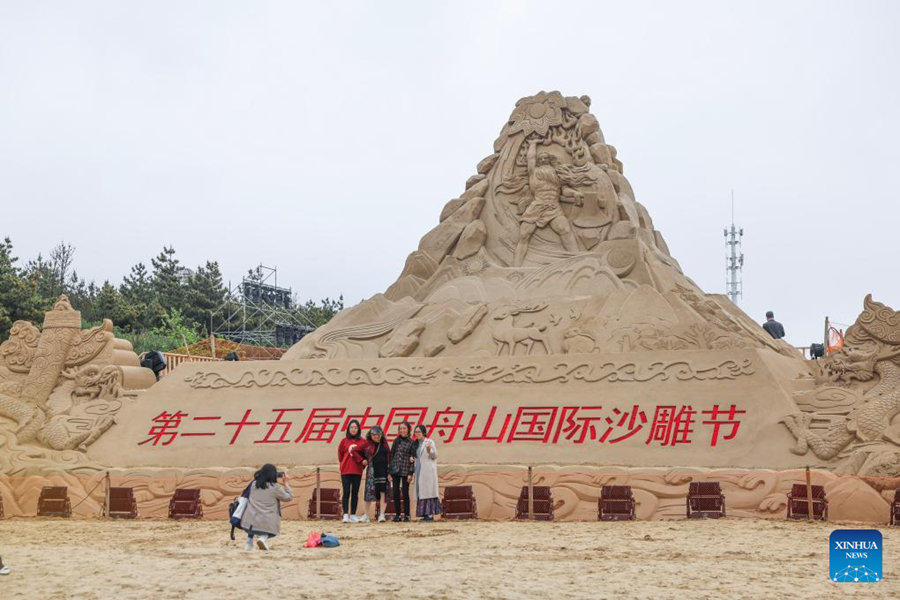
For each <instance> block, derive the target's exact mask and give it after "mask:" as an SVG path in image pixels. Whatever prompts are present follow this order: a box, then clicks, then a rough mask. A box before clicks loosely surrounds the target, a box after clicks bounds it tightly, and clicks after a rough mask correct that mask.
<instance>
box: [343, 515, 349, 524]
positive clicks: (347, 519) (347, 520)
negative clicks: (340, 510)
mask: <svg viewBox="0 0 900 600" xmlns="http://www.w3.org/2000/svg"><path fill="white" fill-rule="evenodd" d="M349 522H350V515H348V514H347V513H344V523H349Z"/></svg>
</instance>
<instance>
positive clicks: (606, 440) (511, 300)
mask: <svg viewBox="0 0 900 600" xmlns="http://www.w3.org/2000/svg"><path fill="white" fill-rule="evenodd" d="M589 109H590V99H589V98H588V97H587V96H582V97H580V98H577V97H564V96H562V95H561V94H559V93H558V92H551V93H544V92H541V93H539V94H537V95H535V96H532V97H528V98H523V99H521V100H520V101H519V102H517V103H516V107H515V109H514V110H513V112H512V114H511V115H510V117H509V119H508V121H507V122H506V124H505V125H504V126H503V129H502V131H501V133H500V136H499V137H498V138H497V140H496V141H495V142H494V148H493V149H494V152H493V153H492V154H490V155H489V156H487V157H485V158H484V159H483V160H481V161H480V162H479V163H478V165H477V167H476V174H475V175H473V176H472V177H470V178H469V180H468V181H467V182H466V186H465V191H464V192H463V193H462V194H461V195H460V197H459V198H455V199H452V200H450V201H449V202H448V203H447V204H446V206H445V207H444V209H443V210H442V211H441V214H440V221H439V224H438V225H437V226H436V227H435V228H434V229H432V230H431V231H430V232H428V233H427V234H425V236H424V237H423V238H422V240H421V242H420V244H419V247H418V249H417V250H415V251H414V252H412V253H411V254H410V255H409V257H408V258H407V260H406V264H405V266H404V268H403V270H402V273H401V274H400V276H399V278H398V279H397V281H396V282H395V283H394V284H393V285H391V286H390V287H389V288H388V289H387V290H386V291H385V292H384V293H383V294H377V295H375V296H374V297H372V298H370V299H368V300H366V301H364V302H362V303H360V304H359V305H357V306H354V307H352V308H349V309H346V310H344V311H342V312H341V313H340V314H338V315H337V316H336V317H335V318H334V319H333V320H332V321H331V322H330V323H328V324H327V325H326V326H324V327H321V328H320V329H318V330H316V331H315V332H314V333H313V334H311V335H308V336H307V337H306V338H304V339H303V340H302V341H301V342H300V343H299V344H297V345H296V346H294V347H293V348H291V349H290V350H289V351H288V352H287V353H286V354H285V355H284V357H283V358H282V360H280V361H255V362H244V363H195V364H187V365H184V366H182V367H180V368H179V369H178V370H177V371H175V372H174V373H173V374H171V375H169V376H168V377H166V378H164V379H163V380H162V381H161V382H160V383H158V384H156V385H154V386H153V387H152V388H150V389H149V390H146V391H143V392H137V393H136V395H135V396H134V397H130V396H129V395H128V394H126V393H125V392H124V390H125V389H138V388H141V387H146V385H147V384H148V379H147V377H146V374H143V375H139V376H138V375H135V374H134V373H133V372H132V369H134V368H136V367H135V366H134V365H135V362H134V358H133V353H129V349H128V348H126V347H124V343H123V342H121V341H118V340H113V338H112V334H111V333H109V327H108V326H105V327H102V328H98V329H97V330H90V331H89V332H84V333H78V330H77V329H76V328H75V325H74V323H75V319H74V318H72V317H71V316H70V317H65V316H64V315H69V314H70V313H74V311H71V308H70V307H68V306H67V303H66V302H65V300H64V299H61V301H60V304H59V305H58V306H57V309H55V310H54V311H52V312H51V313H48V318H47V321H46V322H45V326H44V331H43V332H41V333H39V332H38V331H37V329H36V328H34V327H32V326H31V325H28V324H24V323H18V324H16V328H15V329H14V335H13V337H12V338H11V339H10V341H8V342H7V343H6V344H4V346H2V347H0V392H2V395H0V416H2V417H6V419H0V433H2V435H3V439H5V443H6V445H7V448H8V449H10V450H12V451H13V452H12V453H5V456H6V457H5V458H3V459H2V463H0V464H2V469H3V473H2V474H3V475H5V476H7V477H8V476H13V478H12V479H6V480H4V481H5V482H6V483H2V484H0V492H2V493H3V494H4V496H9V498H8V499H6V498H5V499H6V500H7V513H10V512H11V511H10V508H9V506H10V504H11V505H12V506H13V507H14V508H13V509H12V512H13V514H15V512H16V510H18V511H20V512H27V511H28V510H33V509H31V508H30V507H28V503H29V502H30V501H31V499H32V498H36V495H37V491H36V486H37V485H38V483H39V482H40V481H45V480H48V479H49V480H54V478H56V480H63V481H66V482H68V483H69V484H70V485H72V486H73V487H75V488H76V489H80V490H83V493H84V494H87V493H88V492H89V491H90V487H92V486H94V485H95V484H96V481H98V478H100V477H101V476H102V473H104V472H105V471H107V470H109V471H111V472H112V473H113V475H114V476H115V477H117V478H118V479H117V484H121V485H131V486H133V487H135V488H136V489H137V493H136V497H137V498H138V501H139V505H140V510H141V512H142V514H144V515H153V514H156V515H161V514H164V511H165V506H166V503H167V502H168V497H169V495H170V494H171V491H172V490H173V489H174V488H175V487H179V486H180V487H200V488H202V489H203V490H204V492H203V498H204V503H205V505H206V508H205V509H204V512H205V514H207V515H208V516H212V517H215V516H222V515H223V514H224V513H225V510H226V506H227V503H228V501H229V500H230V499H231V497H232V496H234V495H237V494H238V493H239V492H240V490H241V489H242V486H243V485H244V482H245V481H246V478H247V477H248V475H249V473H250V472H252V468H253V467H254V466H257V465H258V464H260V463H262V462H266V461H273V462H278V463H279V464H283V465H286V466H292V465H300V466H302V467H301V468H300V471H301V472H302V473H304V474H302V475H300V476H299V477H297V478H296V479H295V480H294V481H295V483H296V486H297V490H298V492H299V494H298V495H299V497H300V502H299V503H298V504H296V505H293V506H292V507H290V508H289V509H288V510H287V512H286V514H287V515H288V516H299V513H300V509H299V506H302V505H303V504H304V502H305V500H306V499H308V498H309V495H310V493H311V488H312V485H313V482H314V477H313V475H312V474H311V473H312V472H311V471H310V469H309V467H312V466H314V465H322V466H324V467H325V470H324V471H323V478H324V483H325V485H331V486H334V485H335V484H336V481H337V474H336V472H335V471H334V468H333V467H334V462H335V460H334V454H335V452H336V445H337V442H338V440H339V438H340V436H341V435H342V433H341V432H342V430H343V427H344V426H345V424H346V422H347V421H348V420H349V419H351V418H358V419H360V420H361V421H362V422H363V426H364V427H367V426H371V425H374V424H380V425H382V426H383V427H385V429H386V430H388V431H393V429H394V428H395V426H396V424H397V423H398V422H399V421H402V420H404V419H406V420H410V421H413V422H422V423H425V424H426V425H428V426H429V427H430V429H431V430H432V436H433V437H434V439H436V440H437V442H438V444H439V445H440V446H441V466H442V469H441V477H442V482H443V483H444V484H461V483H469V484H472V485H473V486H474V487H475V490H476V494H477V496H478V506H479V510H480V513H481V516H483V517H487V518H506V517H508V516H510V515H511V514H512V512H513V506H514V504H515V498H516V497H517V496H518V490H519V488H520V486H521V485H522V484H523V482H524V472H525V469H524V466H525V465H534V466H535V468H536V473H537V478H538V480H537V483H540V484H543V485H551V486H553V487H554V490H555V491H554V497H555V498H556V502H557V504H558V506H557V508H556V515H557V518H584V519H591V518H595V517H596V498H597V493H598V489H599V485H602V484H604V483H618V484H628V485H632V486H633V487H634V488H635V496H636V498H637V500H638V516H639V518H666V517H680V516H683V514H684V497H685V494H686V492H687V484H688V483H689V482H690V481H691V480H696V479H703V478H715V479H716V480H718V481H721V482H722V483H723V490H724V491H725V494H726V499H727V502H728V513H729V515H735V516H741V515H756V516H773V517H775V516H778V517H780V516H782V515H783V511H784V507H785V500H786V499H785V495H784V494H785V492H786V491H787V490H788V489H789V488H790V485H791V484H792V483H793V482H794V481H796V480H797V479H798V478H799V477H800V471H799V469H801V468H802V467H803V466H804V465H807V464H811V465H812V466H814V467H815V468H816V471H815V473H814V482H815V483H822V484H825V485H826V487H827V490H828V494H829V500H830V503H831V504H830V514H831V515H832V518H837V519H853V520H865V521H874V522H878V521H884V520H886V519H887V514H888V513H887V505H888V503H887V497H888V492H887V491H886V489H883V488H886V487H887V486H888V485H889V484H888V483H885V481H884V480H881V479H878V478H884V477H898V476H900V422H898V419H900V417H898V414H900V405H898V403H900V382H898V381H897V376H898V371H900V366H898V365H900V314H898V313H896V312H894V311H893V310H892V309H889V308H887V307H885V306H884V305H881V304H879V303H877V302H874V301H873V300H872V299H871V298H870V297H867V298H866V301H865V307H864V308H865V310H864V311H863V313H862V314H861V315H860V317H859V319H858V320H857V323H856V324H855V325H854V326H853V327H852V328H851V329H850V330H849V331H848V333H847V347H846V348H845V349H844V350H842V351H840V352H837V353H835V354H832V355H830V356H829V357H828V358H827V359H825V360H823V361H821V362H820V363H818V364H815V363H809V362H807V361H804V360H803V359H802V356H801V355H800V354H799V352H797V351H796V350H795V349H793V348H791V347H790V346H789V345H787V344H786V343H785V342H784V341H781V340H778V341H776V340H773V339H771V337H769V336H768V335H767V334H766V333H765V332H764V331H763V330H762V328H761V327H760V326H759V324H757V323H756V322H755V321H754V320H753V319H751V318H750V317H748V316H747V315H746V314H744V313H743V312H742V311H741V310H740V309H739V308H738V307H737V306H735V305H734V304H732V303H731V302H730V301H729V300H728V299H727V298H725V297H724V296H721V295H715V294H706V293H704V292H703V291H702V290H700V289H699V288H698V286H697V285H696V284H695V283H694V282H693V281H691V280H690V279H689V278H688V277H687V276H686V275H685V274H684V273H683V272H682V270H681V268H680V266H679V264H678V262H677V261H676V260H675V259H674V258H673V257H672V256H671V254H670V252H669V250H668V248H667V246H666V243H665V240H664V239H663V237H662V235H661V234H660V232H659V231H657V230H656V229H655V228H654V225H653V222H652V220H651V218H650V215H649V213H648V211H647V209H646V208H645V207H644V206H643V205H642V204H641V203H639V202H638V201H637V200H636V198H635V195H634V192H633V190H632V188H631V185H630V183H629V182H628V180H627V179H626V178H625V176H624V171H623V165H622V162H621V161H620V160H619V159H618V157H617V153H616V149H615V148H614V147H613V146H611V145H609V144H607V143H606V141H605V139H604V137H603V133H602V132H601V130H600V128H599V125H598V122H597V119H596V118H595V117H594V116H593V115H592V114H591V113H590V110H589ZM57 312H58V313H59V314H58V315H57V314H54V313H57ZM63 322H65V323H67V325H60V324H61V323H63ZM60 328H62V329H60ZM38 336H40V337H38ZM97 336H99V337H97ZM95 337H96V338H97V339H98V340H99V339H101V338H102V339H103V340H105V341H104V344H106V345H105V346H103V348H105V349H106V350H103V351H100V350H98V352H99V354H91V353H90V352H88V351H86V350H85V351H82V350H80V348H81V347H82V346H84V344H86V343H87V342H86V341H80V340H88V339H91V340H92V339H94V338H95ZM38 339H40V341H38ZM45 340H46V343H45ZM42 348H43V350H42ZM104 352H107V353H106V354H104ZM110 352H111V354H110ZM89 355H90V356H89ZM125 355H128V356H127V360H124V359H123V357H125ZM73 356H75V357H77V358H73ZM44 357H46V358H44ZM117 357H118V358H117ZM40 361H44V362H42V363H40V364H43V365H48V364H50V363H52V365H53V366H52V368H42V369H41V370H40V373H41V374H42V375H40V376H39V375H38V371H37V370H35V369H34V365H35V364H38V363H39V362H40ZM79 361H80V362H79ZM121 365H126V366H121ZM74 368H79V369H81V371H72V369H74ZM113 370H115V372H113ZM32 372H34V375H32ZM39 379H40V381H38V380H39ZM101 381H102V382H105V383H100V382H101ZM55 398H63V399H68V400H66V401H62V400H60V401H59V403H57V404H54V399H55ZM92 402H93V403H95V404H96V403H97V402H106V403H107V404H106V405H103V407H99V405H97V406H95V404H91V403H92ZM119 405H121V408H118V406H119ZM88 408H90V410H88ZM85 415H89V417H86V416H85ZM113 415H115V422H114V421H113V418H112V417H113ZM23 474H28V475H34V476H35V479H34V480H28V481H24V480H20V479H15V477H19V476H21V475H23ZM846 474H853V475H860V476H863V478H862V479H861V478H857V477H854V478H849V477H843V476H842V475H846ZM10 481H12V482H13V483H9V482H10ZM4 485H5V486H6V487H5V488H4V487H2V486H4ZM98 494H99V492H98ZM101 499H102V497H101V496H98V495H97V494H95V495H93V496H91V498H90V501H89V502H86V503H85V505H84V506H85V508H84V509H83V510H84V511H85V513H84V514H89V513H90V512H91V511H94V512H96V508H97V505H98V503H99V502H100V500H101Z"/></svg>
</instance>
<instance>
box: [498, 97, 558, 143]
mask: <svg viewBox="0 0 900 600" xmlns="http://www.w3.org/2000/svg"><path fill="white" fill-rule="evenodd" d="M565 103H566V101H565V99H564V98H563V97H562V95H561V94H560V93H559V92H551V93H549V94H546V93H544V92H541V93H540V94H537V95H536V96H534V97H533V98H529V99H527V100H526V101H524V102H521V103H520V104H519V105H517V106H516V108H515V109H514V110H513V112H512V114H511V115H510V116H509V129H508V130H507V133H508V134H509V135H512V134H514V133H518V132H519V131H521V132H523V133H524V134H525V135H526V136H528V135H530V134H531V133H538V134H539V135H541V136H545V135H547V132H548V131H549V130H550V128H551V127H554V126H556V125H560V124H562V107H563V106H565Z"/></svg>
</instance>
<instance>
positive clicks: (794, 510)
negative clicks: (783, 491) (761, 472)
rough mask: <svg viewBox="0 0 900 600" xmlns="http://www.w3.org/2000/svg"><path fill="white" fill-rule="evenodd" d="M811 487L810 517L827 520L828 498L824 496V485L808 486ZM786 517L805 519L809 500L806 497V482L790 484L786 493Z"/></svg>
mask: <svg viewBox="0 0 900 600" xmlns="http://www.w3.org/2000/svg"><path fill="white" fill-rule="evenodd" d="M810 487H811V488H812V509H813V514H812V518H813V520H816V521H827V520H828V500H827V499H826V498H825V487H824V486H821V485H813V486H810ZM787 498H788V503H787V504H788V505H787V518H788V519H806V518H808V517H809V502H808V499H807V497H806V484H805V483H795V484H794V485H793V486H791V492H790V493H789V494H788V495H787Z"/></svg>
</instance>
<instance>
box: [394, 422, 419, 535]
mask: <svg viewBox="0 0 900 600" xmlns="http://www.w3.org/2000/svg"><path fill="white" fill-rule="evenodd" d="M411 430H412V426H411V425H410V424H409V423H408V422H407V421H403V422H402V423H400V425H399V426H398V428H397V437H395V438H394V443H393V445H391V464H390V468H389V471H388V472H389V473H390V476H391V482H392V485H393V492H394V511H395V515H394V522H395V523H399V522H400V521H401V520H402V521H407V522H408V521H409V478H410V477H411V476H412V474H413V473H414V472H415V460H416V459H415V456H416V452H415V442H413V439H412V437H410V432H411ZM401 514H402V515H403V516H402V517H401Z"/></svg>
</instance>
